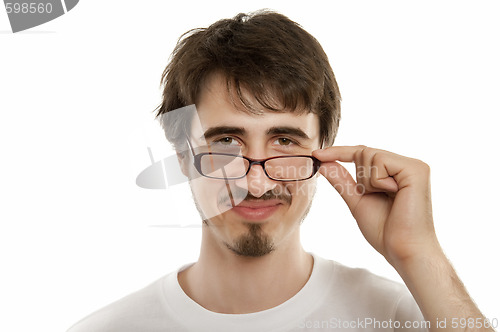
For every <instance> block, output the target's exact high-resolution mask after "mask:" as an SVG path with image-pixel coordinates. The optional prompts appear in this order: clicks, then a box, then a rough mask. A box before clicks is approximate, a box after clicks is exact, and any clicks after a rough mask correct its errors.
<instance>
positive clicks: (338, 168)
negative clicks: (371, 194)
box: [319, 161, 363, 211]
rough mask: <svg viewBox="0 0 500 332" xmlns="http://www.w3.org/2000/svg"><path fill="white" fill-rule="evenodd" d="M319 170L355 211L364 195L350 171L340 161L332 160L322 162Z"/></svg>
mask: <svg viewBox="0 0 500 332" xmlns="http://www.w3.org/2000/svg"><path fill="white" fill-rule="evenodd" d="M319 172H320V173H321V174H322V175H323V176H324V177H325V178H326V179H327V180H328V182H330V184H331V185H332V186H333V187H334V188H335V190H337V192H338V193H339V194H340V196H341V197H342V198H343V199H344V201H345V202H346V204H347V206H348V207H349V209H350V210H351V211H353V210H354V208H355V206H356V205H357V203H358V202H359V199H360V198H361V196H363V195H362V193H360V192H358V191H357V190H356V188H357V186H358V184H357V183H356V181H354V179H353V178H352V176H351V174H350V173H349V171H348V170H347V169H346V168H345V167H343V166H342V165H340V164H339V163H337V162H334V161H332V162H325V163H322V164H321V167H320V169H319Z"/></svg>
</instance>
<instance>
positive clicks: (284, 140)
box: [274, 137, 296, 146]
mask: <svg viewBox="0 0 500 332" xmlns="http://www.w3.org/2000/svg"><path fill="white" fill-rule="evenodd" d="M274 142H275V143H277V144H278V145H280V146H290V145H294V144H296V143H295V142H294V141H292V140H291V139H289V138H286V137H280V138H278V139H277V140H276V141H274Z"/></svg>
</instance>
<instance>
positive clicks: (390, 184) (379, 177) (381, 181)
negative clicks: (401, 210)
mask: <svg viewBox="0 0 500 332" xmlns="http://www.w3.org/2000/svg"><path fill="white" fill-rule="evenodd" d="M379 155H380V154H378V153H376V154H375V155H374V156H373V157H372V166H371V167H370V168H371V169H372V172H371V181H370V182H371V185H372V186H373V187H375V188H380V189H383V190H387V191H391V192H397V191H398V189H399V186H398V183H397V182H396V180H395V179H394V178H393V177H392V176H390V175H389V172H388V171H387V168H386V167H385V165H384V163H383V161H382V158H380V157H379Z"/></svg>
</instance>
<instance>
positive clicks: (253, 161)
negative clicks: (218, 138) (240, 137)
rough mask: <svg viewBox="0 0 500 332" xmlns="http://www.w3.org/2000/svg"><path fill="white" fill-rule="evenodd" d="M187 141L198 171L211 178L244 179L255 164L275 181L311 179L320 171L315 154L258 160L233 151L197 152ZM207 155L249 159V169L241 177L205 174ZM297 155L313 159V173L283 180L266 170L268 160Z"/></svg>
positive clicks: (319, 162) (319, 163)
mask: <svg viewBox="0 0 500 332" xmlns="http://www.w3.org/2000/svg"><path fill="white" fill-rule="evenodd" d="M187 142H188V145H189V147H190V148H191V153H192V154H193V158H194V161H193V164H194V167H195V168H196V170H197V171H198V173H200V175H202V176H204V177H207V178H210V179H220V180H237V179H242V178H244V177H245V176H247V175H248V173H249V172H250V169H251V168H252V166H253V165H260V166H262V169H263V170H264V174H266V176H267V177H268V178H269V179H271V180H273V181H280V182H296V181H304V180H309V179H310V178H312V177H313V176H314V175H316V173H318V170H319V167H320V166H321V161H320V160H319V159H317V158H315V157H313V156H308V155H289V156H275V157H269V158H266V159H261V160H256V159H251V158H248V157H245V156H241V155H237V154H232V153H219V152H202V153H198V154H195V153H194V149H193V146H192V145H191V142H189V140H187ZM206 155H212V156H217V155H220V156H231V157H235V158H242V159H245V160H247V161H248V168H247V171H246V172H245V174H244V175H242V176H239V177H229V178H228V177H216V176H210V175H206V174H203V171H202V169H201V158H203V156H206ZM295 157H300V158H309V159H311V160H312V161H313V169H312V173H311V175H310V176H309V177H307V178H304V179H295V180H282V179H275V178H273V177H271V176H270V175H269V174H268V173H267V171H266V162H267V161H269V160H273V159H279V158H295Z"/></svg>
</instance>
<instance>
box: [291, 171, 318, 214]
mask: <svg viewBox="0 0 500 332" xmlns="http://www.w3.org/2000/svg"><path fill="white" fill-rule="evenodd" d="M287 190H288V191H289V192H290V194H291V195H292V206H293V207H295V208H296V209H301V208H307V207H308V206H309V203H310V202H311V200H312V199H313V197H314V193H315V192H316V178H313V179H310V180H306V181H300V182H297V183H294V184H290V185H288V186H287Z"/></svg>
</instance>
